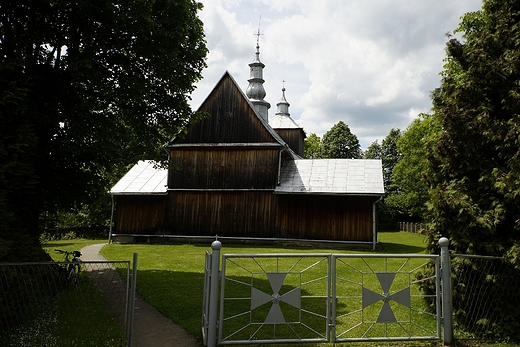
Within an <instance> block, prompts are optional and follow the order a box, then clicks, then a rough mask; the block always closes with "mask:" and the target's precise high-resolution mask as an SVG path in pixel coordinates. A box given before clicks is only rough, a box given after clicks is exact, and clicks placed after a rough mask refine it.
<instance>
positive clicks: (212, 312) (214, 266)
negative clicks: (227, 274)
mask: <svg viewBox="0 0 520 347" xmlns="http://www.w3.org/2000/svg"><path fill="white" fill-rule="evenodd" d="M221 248H222V243H221V242H220V241H218V240H215V241H213V243H212V244H211V249H212V250H213V252H212V253H211V273H210V286H209V288H210V289H209V317H208V346H207V347H215V346H216V343H217V315H218V301H219V300H218V299H219V298H218V277H219V267H220V249H221Z"/></svg>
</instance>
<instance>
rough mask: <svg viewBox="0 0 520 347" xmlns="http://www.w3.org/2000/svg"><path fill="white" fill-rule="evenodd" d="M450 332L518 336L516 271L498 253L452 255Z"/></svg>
mask: <svg viewBox="0 0 520 347" xmlns="http://www.w3.org/2000/svg"><path fill="white" fill-rule="evenodd" d="M451 258H452V268H453V271H452V281H453V293H454V295H455V297H456V299H457V300H454V302H453V318H454V336H455V338H458V339H471V338H478V339H496V338H497V337H499V336H502V337H503V336H518V328H519V327H520V323H519V318H520V313H515V312H518V310H517V308H518V307H520V293H519V291H518V288H519V287H520V272H519V271H518V270H517V269H515V268H514V266H513V265H512V264H510V263H508V262H506V261H504V260H503V259H502V258H500V257H490V256H475V255H462V254H455V255H452V257H451Z"/></svg>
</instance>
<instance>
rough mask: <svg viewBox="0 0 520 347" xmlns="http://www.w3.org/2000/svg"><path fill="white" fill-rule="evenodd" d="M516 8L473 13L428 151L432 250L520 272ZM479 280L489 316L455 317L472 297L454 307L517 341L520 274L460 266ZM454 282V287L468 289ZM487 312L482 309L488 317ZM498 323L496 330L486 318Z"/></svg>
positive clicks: (489, 0)
mask: <svg viewBox="0 0 520 347" xmlns="http://www.w3.org/2000/svg"><path fill="white" fill-rule="evenodd" d="M519 18H520V2H519V1H516V0H484V2H483V7H482V10H481V11H478V12H474V13H468V14H466V15H465V16H464V17H463V18H462V21H461V23H460V25H459V27H458V29H457V30H456V31H457V32H460V33H462V38H463V39H464V40H465V41H464V42H461V41H459V40H457V39H456V38H450V40H449V41H448V43H447V48H446V52H447V57H446V60H445V61H446V63H445V66H444V70H443V72H442V75H441V76H442V82H441V86H440V87H439V88H437V89H436V90H435V91H434V92H433V93H432V99H433V110H434V114H435V116H436V117H439V120H440V126H441V129H442V130H441V131H440V134H439V138H438V141H437V143H436V144H435V145H434V146H432V147H431V148H430V150H429V151H428V163H429V169H428V170H427V171H426V172H427V179H428V180H429V184H430V187H431V189H430V201H429V208H430V218H431V221H432V227H433V231H432V233H430V235H429V247H430V249H433V248H437V247H436V243H437V241H438V238H439V236H441V235H442V236H446V237H448V238H449V239H450V240H451V242H450V246H451V247H450V248H451V249H452V251H453V252H455V253H465V254H484V255H496V256H509V258H508V259H509V260H510V263H509V264H507V263H503V264H502V266H504V267H509V265H511V264H515V265H516V266H517V267H518V266H519V265H520V257H519V255H520V233H519V231H520V204H519V203H518V201H519V198H520V89H519V81H520V64H519V63H518V62H519V61H520V46H519V42H520V20H519ZM454 267H455V268H464V269H465V270H466V271H470V272H471V275H476V276H478V277H477V278H480V279H482V280H481V281H478V282H475V283H476V285H478V286H479V287H483V288H485V289H486V293H488V295H487V297H488V298H489V303H488V304H489V305H488V307H489V310H481V309H479V308H476V309H474V310H472V311H473V312H467V311H466V312H462V310H457V308H458V305H459V304H460V303H461V302H463V301H464V300H466V299H467V297H465V296H458V295H455V296H454V299H453V302H454V306H455V307H454V309H455V312H458V314H459V315H461V316H462V317H463V319H461V320H459V321H458V322H459V323H460V322H462V323H463V322H465V321H478V322H479V324H482V326H481V328H480V329H482V330H484V331H486V332H487V333H488V334H489V336H493V337H494V338H497V337H498V336H501V335H502V336H503V335H506V336H509V337H511V338H513V339H515V340H519V339H520V333H519V331H520V324H519V321H520V315H519V313H518V310H511V302H515V301H517V300H519V297H518V293H516V291H511V288H510V287H508V285H507V283H506V282H504V280H505V278H507V277H508V276H511V277H518V276H519V274H518V272H516V273H514V272H513V273H512V274H511V275H507V276H496V275H493V274H490V273H488V271H489V270H487V269H484V268H483V267H480V266H479V264H478V262H477V261H476V260H473V259H467V260H465V261H462V262H458V263H454ZM462 281H463V279H461V278H454V288H457V287H462V286H469V284H468V283H463V282H462ZM483 311H486V312H483ZM493 315H494V316H497V317H501V321H500V322H499V324H497V322H493V321H492V320H490V319H489V318H490V317H492V316H493Z"/></svg>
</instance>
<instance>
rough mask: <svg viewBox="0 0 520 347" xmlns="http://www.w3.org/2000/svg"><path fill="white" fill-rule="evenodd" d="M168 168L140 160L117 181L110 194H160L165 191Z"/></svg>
mask: <svg viewBox="0 0 520 347" xmlns="http://www.w3.org/2000/svg"><path fill="white" fill-rule="evenodd" d="M167 177H168V169H164V168H158V167H156V163H155V162H154V161H151V160H141V161H139V162H138V163H137V164H136V165H134V166H133V167H132V168H131V169H130V171H128V172H127V173H126V174H125V175H124V176H123V177H122V178H121V179H120V180H119V182H117V183H116V184H115V185H114V186H113V187H112V189H111V190H110V194H112V195H157V194H159V195H161V194H166V193H167V188H168V187H167Z"/></svg>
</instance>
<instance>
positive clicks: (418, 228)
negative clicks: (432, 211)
mask: <svg viewBox="0 0 520 347" xmlns="http://www.w3.org/2000/svg"><path fill="white" fill-rule="evenodd" d="M428 230H430V228H429V227H428V225H427V224H423V223H412V222H399V231H406V232H409V233H416V234H421V233H423V232H425V231H428Z"/></svg>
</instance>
